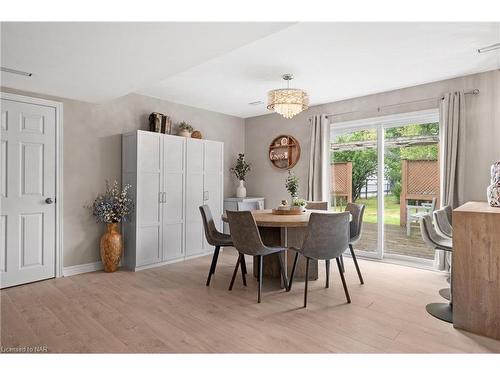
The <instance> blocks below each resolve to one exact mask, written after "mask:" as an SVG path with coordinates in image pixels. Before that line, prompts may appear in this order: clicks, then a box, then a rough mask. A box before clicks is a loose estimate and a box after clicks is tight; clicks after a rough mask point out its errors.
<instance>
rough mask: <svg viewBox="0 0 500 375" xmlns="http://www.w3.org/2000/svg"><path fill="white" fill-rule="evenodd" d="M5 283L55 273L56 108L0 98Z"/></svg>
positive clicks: (0, 259)
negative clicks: (0, 99) (0, 104)
mask: <svg viewBox="0 0 500 375" xmlns="http://www.w3.org/2000/svg"><path fill="white" fill-rule="evenodd" d="M1 103H2V106H1V156H0V157H1V161H0V166H1V187H0V188H1V215H0V234H1V235H0V270H1V283H0V284H1V285H0V286H1V287H9V286H13V285H18V284H23V283H28V282H33V281H37V280H42V279H47V278H52V277H55V260H56V256H55V255H56V246H55V236H56V222H55V220H56V215H55V212H56V211H55V206H56V202H55V193H56V191H55V186H56V185H55V181H56V173H55V171H56V147H55V146H56V110H55V108H54V107H48V106H42V105H35V104H29V103H22V102H18V101H14V100H10V99H4V98H2V101H1Z"/></svg>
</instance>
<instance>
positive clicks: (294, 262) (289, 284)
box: [287, 253, 299, 292]
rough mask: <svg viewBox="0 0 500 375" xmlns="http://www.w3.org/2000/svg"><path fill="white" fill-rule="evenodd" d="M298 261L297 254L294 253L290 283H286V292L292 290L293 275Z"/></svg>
mask: <svg viewBox="0 0 500 375" xmlns="http://www.w3.org/2000/svg"><path fill="white" fill-rule="evenodd" d="M298 259H299V253H295V259H294V260H293V266H292V272H291V273H290V282H289V283H288V288H287V292H289V291H290V290H292V282H293V275H294V273H295V267H297V260H298Z"/></svg>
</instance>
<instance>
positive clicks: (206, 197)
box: [203, 190, 209, 201]
mask: <svg viewBox="0 0 500 375" xmlns="http://www.w3.org/2000/svg"><path fill="white" fill-rule="evenodd" d="M208 199H209V198H208V190H206V191H204V192H203V200H204V201H208Z"/></svg>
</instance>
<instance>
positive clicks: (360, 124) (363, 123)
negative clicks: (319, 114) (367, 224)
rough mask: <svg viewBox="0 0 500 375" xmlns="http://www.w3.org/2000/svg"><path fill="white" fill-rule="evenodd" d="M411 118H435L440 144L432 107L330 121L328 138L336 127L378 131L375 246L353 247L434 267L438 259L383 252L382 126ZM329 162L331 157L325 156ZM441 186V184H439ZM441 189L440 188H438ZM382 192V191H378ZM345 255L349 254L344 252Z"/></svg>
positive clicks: (377, 256)
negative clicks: (370, 247) (364, 248)
mask: <svg viewBox="0 0 500 375" xmlns="http://www.w3.org/2000/svg"><path fill="white" fill-rule="evenodd" d="M412 121H415V122H421V123H425V122H438V123H439V132H440V133H439V134H440V141H439V142H440V147H441V146H442V139H443V137H442V129H441V122H440V117H439V109H438V108H431V109H425V110H421V111H413V112H401V113H396V114H392V115H382V116H377V117H369V118H363V119H359V120H352V121H341V122H335V121H332V122H330V124H329V125H330V133H329V134H330V139H332V138H333V136H334V133H335V129H337V130H342V131H358V130H363V129H373V130H375V131H376V132H377V161H378V162H377V217H380V218H382V220H377V226H378V228H377V231H378V232H377V248H376V249H375V253H372V252H367V251H356V253H358V254H359V256H361V257H365V258H372V259H373V258H375V259H377V260H381V261H384V260H388V261H389V262H397V263H402V264H406V265H413V266H418V267H422V268H435V266H436V262H437V259H436V258H434V260H428V259H420V258H416V257H410V256H406V255H399V254H391V253H386V252H385V248H384V245H385V227H384V220H383V218H384V199H385V197H384V194H383V190H384V189H383V187H384V182H385V176H384V166H385V130H386V129H388V128H392V127H397V126H404V125H408V124H409V123H411V122H412ZM442 160H443V153H439V161H438V162H439V164H440V174H441V178H440V181H441V182H440V183H441V184H442V181H443V176H442V173H443V170H442V168H441V165H442ZM327 161H328V162H330V157H328V159H327ZM441 187H442V186H441ZM441 190H442V189H441ZM381 192H382V193H381ZM346 255H348V254H346Z"/></svg>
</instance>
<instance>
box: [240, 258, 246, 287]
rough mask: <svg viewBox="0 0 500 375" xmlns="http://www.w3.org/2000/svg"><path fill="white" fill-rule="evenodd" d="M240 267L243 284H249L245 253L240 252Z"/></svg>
mask: <svg viewBox="0 0 500 375" xmlns="http://www.w3.org/2000/svg"><path fill="white" fill-rule="evenodd" d="M240 267H241V279H242V280H243V285H244V286H247V277H246V273H247V272H246V271H247V269H246V265H245V255H244V254H240Z"/></svg>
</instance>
